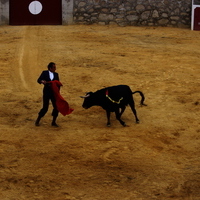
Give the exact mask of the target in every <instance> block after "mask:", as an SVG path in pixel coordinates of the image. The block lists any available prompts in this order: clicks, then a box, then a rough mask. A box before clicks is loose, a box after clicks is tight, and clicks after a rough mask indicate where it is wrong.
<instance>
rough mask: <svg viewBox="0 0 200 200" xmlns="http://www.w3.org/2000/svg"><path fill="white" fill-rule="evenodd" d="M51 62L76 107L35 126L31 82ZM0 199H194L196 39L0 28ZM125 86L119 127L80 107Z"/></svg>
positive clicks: (199, 144)
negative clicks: (94, 95) (130, 94)
mask: <svg viewBox="0 0 200 200" xmlns="http://www.w3.org/2000/svg"><path fill="white" fill-rule="evenodd" d="M51 61H53V62H55V63H56V64H57V72H58V73H59V75H60V79H61V82H62V84H63V87H62V88H61V94H62V96H63V97H64V98H65V99H66V100H67V101H68V103H69V104H70V106H71V107H72V108H74V109H75V110H74V112H73V113H72V114H71V115H68V116H65V117H64V116H62V115H59V118H58V124H59V125H60V127H59V128H53V127H51V126H50V124H51V110H52V106H50V108H49V111H48V113H47V115H46V116H45V117H44V118H43V119H42V121H41V126H40V127H36V126H35V125H34V122H35V119H36V118H37V113H38V111H39V110H40V108H41V105H42V87H43V86H42V85H39V84H38V83H37V82H36V80H37V78H38V76H39V75H40V73H41V71H42V70H45V69H46V66H47V64H48V63H49V62H51ZM0 65H1V71H0V199H1V200H199V199H200V192H199V191H200V34H199V32H198V31H191V30H189V29H177V28H158V27H157V28H153V27H118V26H81V25H79V26H76V25H74V26H1V29H0ZM118 84H127V85H129V86H130V87H131V89H132V90H133V91H135V90H141V91H142V92H143V93H144V94H145V97H146V104H148V106H147V107H140V106H139V102H140V96H139V95H137V94H136V95H134V99H135V102H136V109H137V112H138V117H139V119H140V121H141V123H140V124H135V119H134V116H133V114H132V113H131V110H130V108H129V107H128V108H127V109H126V111H125V113H124V115H123V116H122V118H123V120H124V121H125V122H126V123H127V125H129V127H122V126H121V125H120V123H119V122H118V121H117V120H116V119H115V116H114V114H112V116H111V119H112V126H111V127H110V128H108V127H106V115H105V111H104V110H103V109H101V108H100V107H92V108H90V109H88V110H84V109H83V108H82V101H83V99H81V98H80V96H81V95H84V94H85V93H86V92H89V91H96V90H98V89H101V88H103V87H106V86H112V85H118Z"/></svg>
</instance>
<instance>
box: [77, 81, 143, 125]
mask: <svg viewBox="0 0 200 200" xmlns="http://www.w3.org/2000/svg"><path fill="white" fill-rule="evenodd" d="M135 93H139V94H140V96H141V101H140V105H141V106H142V105H145V104H144V100H145V97H144V94H143V93H142V92H141V91H135V92H132V91H131V89H130V87H129V86H128V85H116V86H111V87H106V88H103V89H100V90H97V91H96V92H88V93H86V95H85V96H81V97H82V98H84V101H83V105H82V107H83V108H85V109H88V108H90V107H92V106H101V107H102V108H103V109H104V110H106V114H107V126H110V125H111V123H110V113H111V112H115V115H116V119H117V120H118V121H119V122H120V123H121V125H122V126H126V123H125V122H124V121H122V120H121V116H122V114H123V112H124V111H125V109H126V106H127V105H129V106H130V107H131V110H132V112H133V114H134V116H135V119H136V123H139V119H138V117H137V112H136V109H135V103H134V99H133V94H135ZM145 106H146V105H145Z"/></svg>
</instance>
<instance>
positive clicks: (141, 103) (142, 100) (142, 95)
mask: <svg viewBox="0 0 200 200" xmlns="http://www.w3.org/2000/svg"><path fill="white" fill-rule="evenodd" d="M135 93H139V94H140V96H141V97H142V99H141V101H140V105H141V106H146V104H144V100H145V97H144V94H143V93H142V92H141V91H135V92H132V94H135Z"/></svg>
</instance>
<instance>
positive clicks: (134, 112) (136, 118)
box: [129, 100, 140, 123]
mask: <svg viewBox="0 0 200 200" xmlns="http://www.w3.org/2000/svg"><path fill="white" fill-rule="evenodd" d="M129 105H130V107H131V110H132V111H133V114H134V115H135V120H136V123H140V120H139V119H138V117H137V112H136V109H135V103H134V100H132V101H131V102H130V103H129Z"/></svg>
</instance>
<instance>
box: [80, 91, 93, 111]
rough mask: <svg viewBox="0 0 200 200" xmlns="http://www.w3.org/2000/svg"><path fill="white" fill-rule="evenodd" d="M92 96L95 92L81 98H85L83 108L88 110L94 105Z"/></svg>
mask: <svg viewBox="0 0 200 200" xmlns="http://www.w3.org/2000/svg"><path fill="white" fill-rule="evenodd" d="M92 94H93V92H88V93H86V95H85V96H80V97H81V98H84V101H83V105H82V107H83V108H85V109H87V108H90V107H91V106H93V105H94V104H93V100H92Z"/></svg>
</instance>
